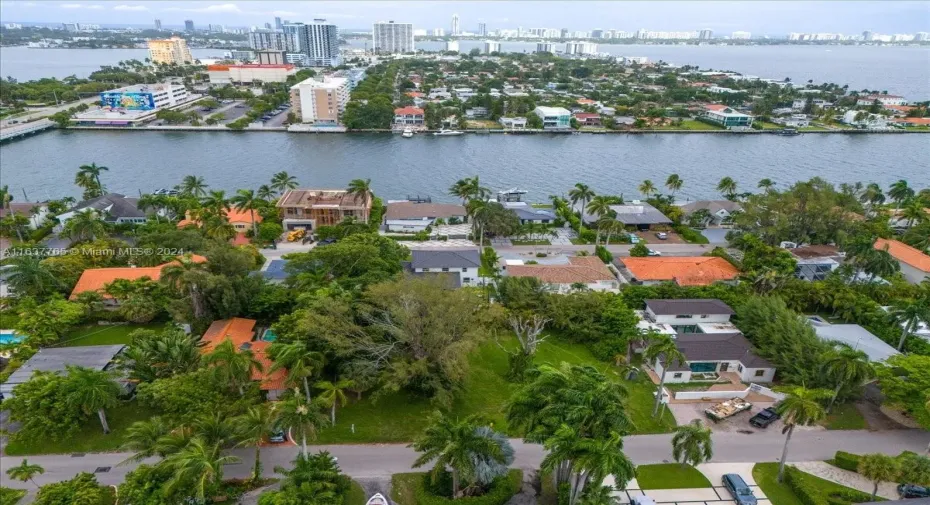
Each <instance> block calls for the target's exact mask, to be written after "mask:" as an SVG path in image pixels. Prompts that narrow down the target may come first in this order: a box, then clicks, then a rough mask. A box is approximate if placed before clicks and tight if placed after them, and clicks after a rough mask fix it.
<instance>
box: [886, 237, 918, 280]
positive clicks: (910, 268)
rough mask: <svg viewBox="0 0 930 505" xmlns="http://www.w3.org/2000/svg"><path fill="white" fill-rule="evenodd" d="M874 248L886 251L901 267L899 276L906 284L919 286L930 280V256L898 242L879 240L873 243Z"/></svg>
mask: <svg viewBox="0 0 930 505" xmlns="http://www.w3.org/2000/svg"><path fill="white" fill-rule="evenodd" d="M875 248H876V249H878V250H886V251H888V254H890V255H891V256H892V257H893V258H894V259H896V260H898V264H899V265H901V274H903V275H904V278H905V279H907V281H908V282H911V283H913V284H920V283H921V282H923V280H924V279H930V256H927V255H926V254H924V253H923V252H922V251H921V250H920V249H917V248H916V247H911V246H909V245H907V244H905V243H904V242H901V241H898V240H889V239H884V238H880V239H878V240H876V241H875Z"/></svg>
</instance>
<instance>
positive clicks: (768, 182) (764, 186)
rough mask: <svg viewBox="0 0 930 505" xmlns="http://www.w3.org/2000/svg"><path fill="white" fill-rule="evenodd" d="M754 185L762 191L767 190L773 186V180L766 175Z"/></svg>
mask: <svg viewBox="0 0 930 505" xmlns="http://www.w3.org/2000/svg"><path fill="white" fill-rule="evenodd" d="M756 187H758V188H759V189H761V190H763V191H768V190H770V189H772V188H774V187H775V181H773V180H772V179H769V178H767V177H766V178H765V179H762V180H761V181H759V184H757V185H756Z"/></svg>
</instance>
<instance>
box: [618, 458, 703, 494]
mask: <svg viewBox="0 0 930 505" xmlns="http://www.w3.org/2000/svg"><path fill="white" fill-rule="evenodd" d="M636 482H637V483H638V484H639V487H640V489H688V488H695V487H713V486H712V485H711V483H710V481H709V480H707V477H705V476H704V474H702V473H701V472H699V471H698V470H697V468H694V467H693V466H691V465H681V464H680V463H666V464H661V465H639V466H637V467H636Z"/></svg>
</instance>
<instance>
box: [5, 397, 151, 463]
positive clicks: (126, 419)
mask: <svg viewBox="0 0 930 505" xmlns="http://www.w3.org/2000/svg"><path fill="white" fill-rule="evenodd" d="M156 414H157V413H156V412H154V411H151V410H149V409H146V408H143V407H141V406H139V404H138V403H136V402H134V401H133V402H126V403H123V404H121V405H119V406H117V407H114V408H112V409H109V410H108V411H107V422H109V424H110V430H111V431H110V433H109V434H108V435H104V433H103V430H102V429H101V428H100V421H99V420H98V419H97V416H96V415H94V416H93V417H92V418H90V419H89V420H88V422H87V424H86V425H84V426H82V427H81V429H80V430H78V432H77V434H75V435H74V436H73V437H69V438H68V439H66V440H47V439H42V440H30V441H29V442H27V443H23V442H11V443H10V444H9V445H7V446H6V454H7V455H8V456H23V455H30V454H64V453H74V452H107V451H115V450H117V449H119V447H120V445H122V443H123V436H124V435H125V433H126V429H127V428H129V426H130V425H132V423H134V422H136V421H144V420H146V419H149V418H150V417H152V416H154V415H156Z"/></svg>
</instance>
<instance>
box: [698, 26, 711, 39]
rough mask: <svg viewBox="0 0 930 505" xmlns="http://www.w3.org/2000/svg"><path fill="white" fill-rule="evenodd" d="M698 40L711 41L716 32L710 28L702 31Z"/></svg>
mask: <svg viewBox="0 0 930 505" xmlns="http://www.w3.org/2000/svg"><path fill="white" fill-rule="evenodd" d="M698 38H699V39H701V40H710V39H712V38H714V31H713V30H710V29H708V28H705V29H703V30H701V33H699V34H698Z"/></svg>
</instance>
